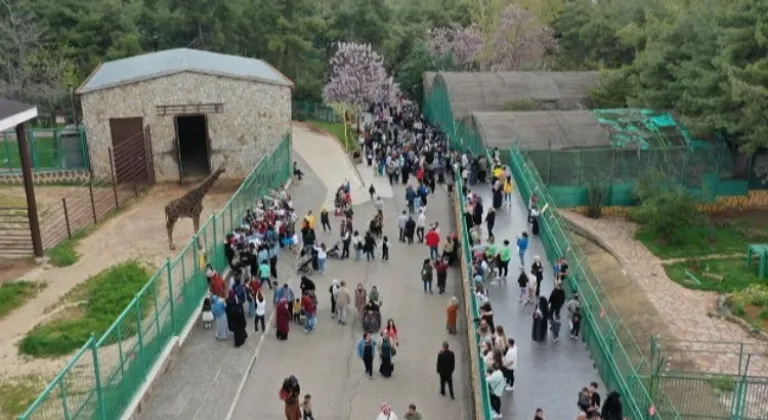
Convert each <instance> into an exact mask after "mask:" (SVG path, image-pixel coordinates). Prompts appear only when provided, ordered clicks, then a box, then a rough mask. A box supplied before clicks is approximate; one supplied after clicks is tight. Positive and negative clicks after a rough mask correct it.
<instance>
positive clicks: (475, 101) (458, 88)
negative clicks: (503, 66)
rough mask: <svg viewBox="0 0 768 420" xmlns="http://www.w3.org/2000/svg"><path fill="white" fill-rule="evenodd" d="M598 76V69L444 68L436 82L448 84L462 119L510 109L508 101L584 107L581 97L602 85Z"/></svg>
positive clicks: (456, 114) (564, 108)
mask: <svg viewBox="0 0 768 420" xmlns="http://www.w3.org/2000/svg"><path fill="white" fill-rule="evenodd" d="M598 78H599V73H598V72H596V71H584V72H440V73H438V74H437V76H435V78H434V80H433V82H432V83H433V85H434V84H436V83H438V82H442V83H443V84H445V87H446V88H447V90H448V95H449V97H450V101H451V109H452V110H453V116H454V118H456V119H459V118H461V117H463V116H465V115H467V114H470V113H472V112H474V111H479V112H483V111H508V109H505V105H506V104H507V103H508V102H511V101H520V100H532V101H536V102H543V103H550V104H551V107H552V108H554V109H556V110H561V111H570V110H576V109H581V108H582V106H581V104H580V101H582V100H584V99H586V98H587V96H588V95H589V91H590V89H593V88H596V87H597V86H598ZM542 105H544V104H542ZM547 109H549V107H547V108H545V109H542V110H547Z"/></svg>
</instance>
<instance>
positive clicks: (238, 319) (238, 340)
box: [231, 304, 248, 347]
mask: <svg viewBox="0 0 768 420" xmlns="http://www.w3.org/2000/svg"><path fill="white" fill-rule="evenodd" d="M231 312H232V318H231V319H232V332H233V333H234V337H235V347H240V346H242V345H243V343H245V340H246V339H247V338H248V333H247V332H246V331H245V328H246V321H245V310H244V309H243V305H241V304H236V305H235V306H234V307H233V308H232V310H231Z"/></svg>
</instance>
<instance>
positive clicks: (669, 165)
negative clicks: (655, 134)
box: [526, 144, 730, 189]
mask: <svg viewBox="0 0 768 420" xmlns="http://www.w3.org/2000/svg"><path fill="white" fill-rule="evenodd" d="M526 154H527V155H528V156H529V158H530V160H531V162H533V165H534V167H535V169H536V170H537V171H538V173H539V174H540V175H541V178H542V179H543V180H544V182H545V183H546V184H547V185H587V184H589V183H591V182H599V181H604V180H613V182H633V181H637V180H639V179H641V178H643V177H644V176H645V175H646V174H648V173H649V172H650V171H658V172H662V173H664V174H666V175H667V176H669V177H670V178H672V179H674V180H676V181H677V182H678V183H679V184H680V185H683V186H685V187H687V188H692V189H700V188H705V187H706V175H707V174H713V175H717V176H719V174H720V173H721V172H722V170H723V168H725V167H726V164H727V162H728V160H729V159H730V156H729V154H728V153H727V146H725V144H707V145H699V146H696V147H688V146H674V147H657V148H648V149H637V150H626V149H616V148H594V149H578V150H529V151H526Z"/></svg>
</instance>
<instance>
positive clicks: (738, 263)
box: [664, 257, 763, 293]
mask: <svg viewBox="0 0 768 420" xmlns="http://www.w3.org/2000/svg"><path fill="white" fill-rule="evenodd" d="M755 260H756V259H755V258H753V259H752V264H751V266H750V267H747V262H746V257H743V258H724V259H711V260H687V261H682V262H678V263H673V264H664V270H665V271H666V272H667V276H668V277H669V278H670V279H671V280H672V281H674V282H676V283H678V284H680V285H681V286H683V287H687V288H689V289H696V290H708V291H712V292H719V293H733V292H740V291H742V290H744V289H746V288H748V287H749V286H750V285H753V284H761V283H763V281H761V280H760V278H759V277H758V271H757V269H758V267H757V265H758V263H759V261H755Z"/></svg>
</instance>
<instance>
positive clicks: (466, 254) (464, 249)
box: [456, 173, 493, 420]
mask: <svg viewBox="0 0 768 420" xmlns="http://www.w3.org/2000/svg"><path fill="white" fill-rule="evenodd" d="M462 191H464V184H463V182H462V179H461V174H459V173H456V200H457V203H456V205H459V206H460V207H459V208H460V209H461V208H463V206H464V203H463V201H462V200H463V195H464V194H463V192H462ZM462 214H463V212H462ZM460 239H461V257H462V258H464V261H465V262H466V267H467V270H468V272H467V273H464V276H467V278H469V279H470V283H471V282H472V266H473V264H472V245H471V244H470V243H469V230H468V228H467V221H466V219H464V218H463V217H462V219H461V232H460ZM469 293H470V296H469V298H468V300H469V301H470V302H471V303H470V307H469V311H470V316H471V319H468V320H467V323H468V325H471V323H472V322H473V321H472V320H474V319H479V318H480V311H479V309H480V308H478V306H477V298H475V295H474V290H472V288H470V290H469ZM470 328H472V327H470ZM473 333H474V334H473V335H474V337H475V339H474V340H473V341H472V342H470V343H469V345H470V346H475V348H479V346H480V334H479V333H478V331H477V326H474V331H473ZM472 363H476V364H477V367H478V372H479V373H480V377H479V378H478V379H479V382H480V389H476V390H475V392H476V393H478V394H479V395H480V403H481V404H482V406H481V408H480V409H481V412H482V416H483V417H482V419H478V420H491V419H492V418H493V414H492V411H491V398H490V395H489V394H488V383H487V382H486V380H485V360H483V357H482V355H480V354H478V357H477V360H474V361H473V362H472Z"/></svg>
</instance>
